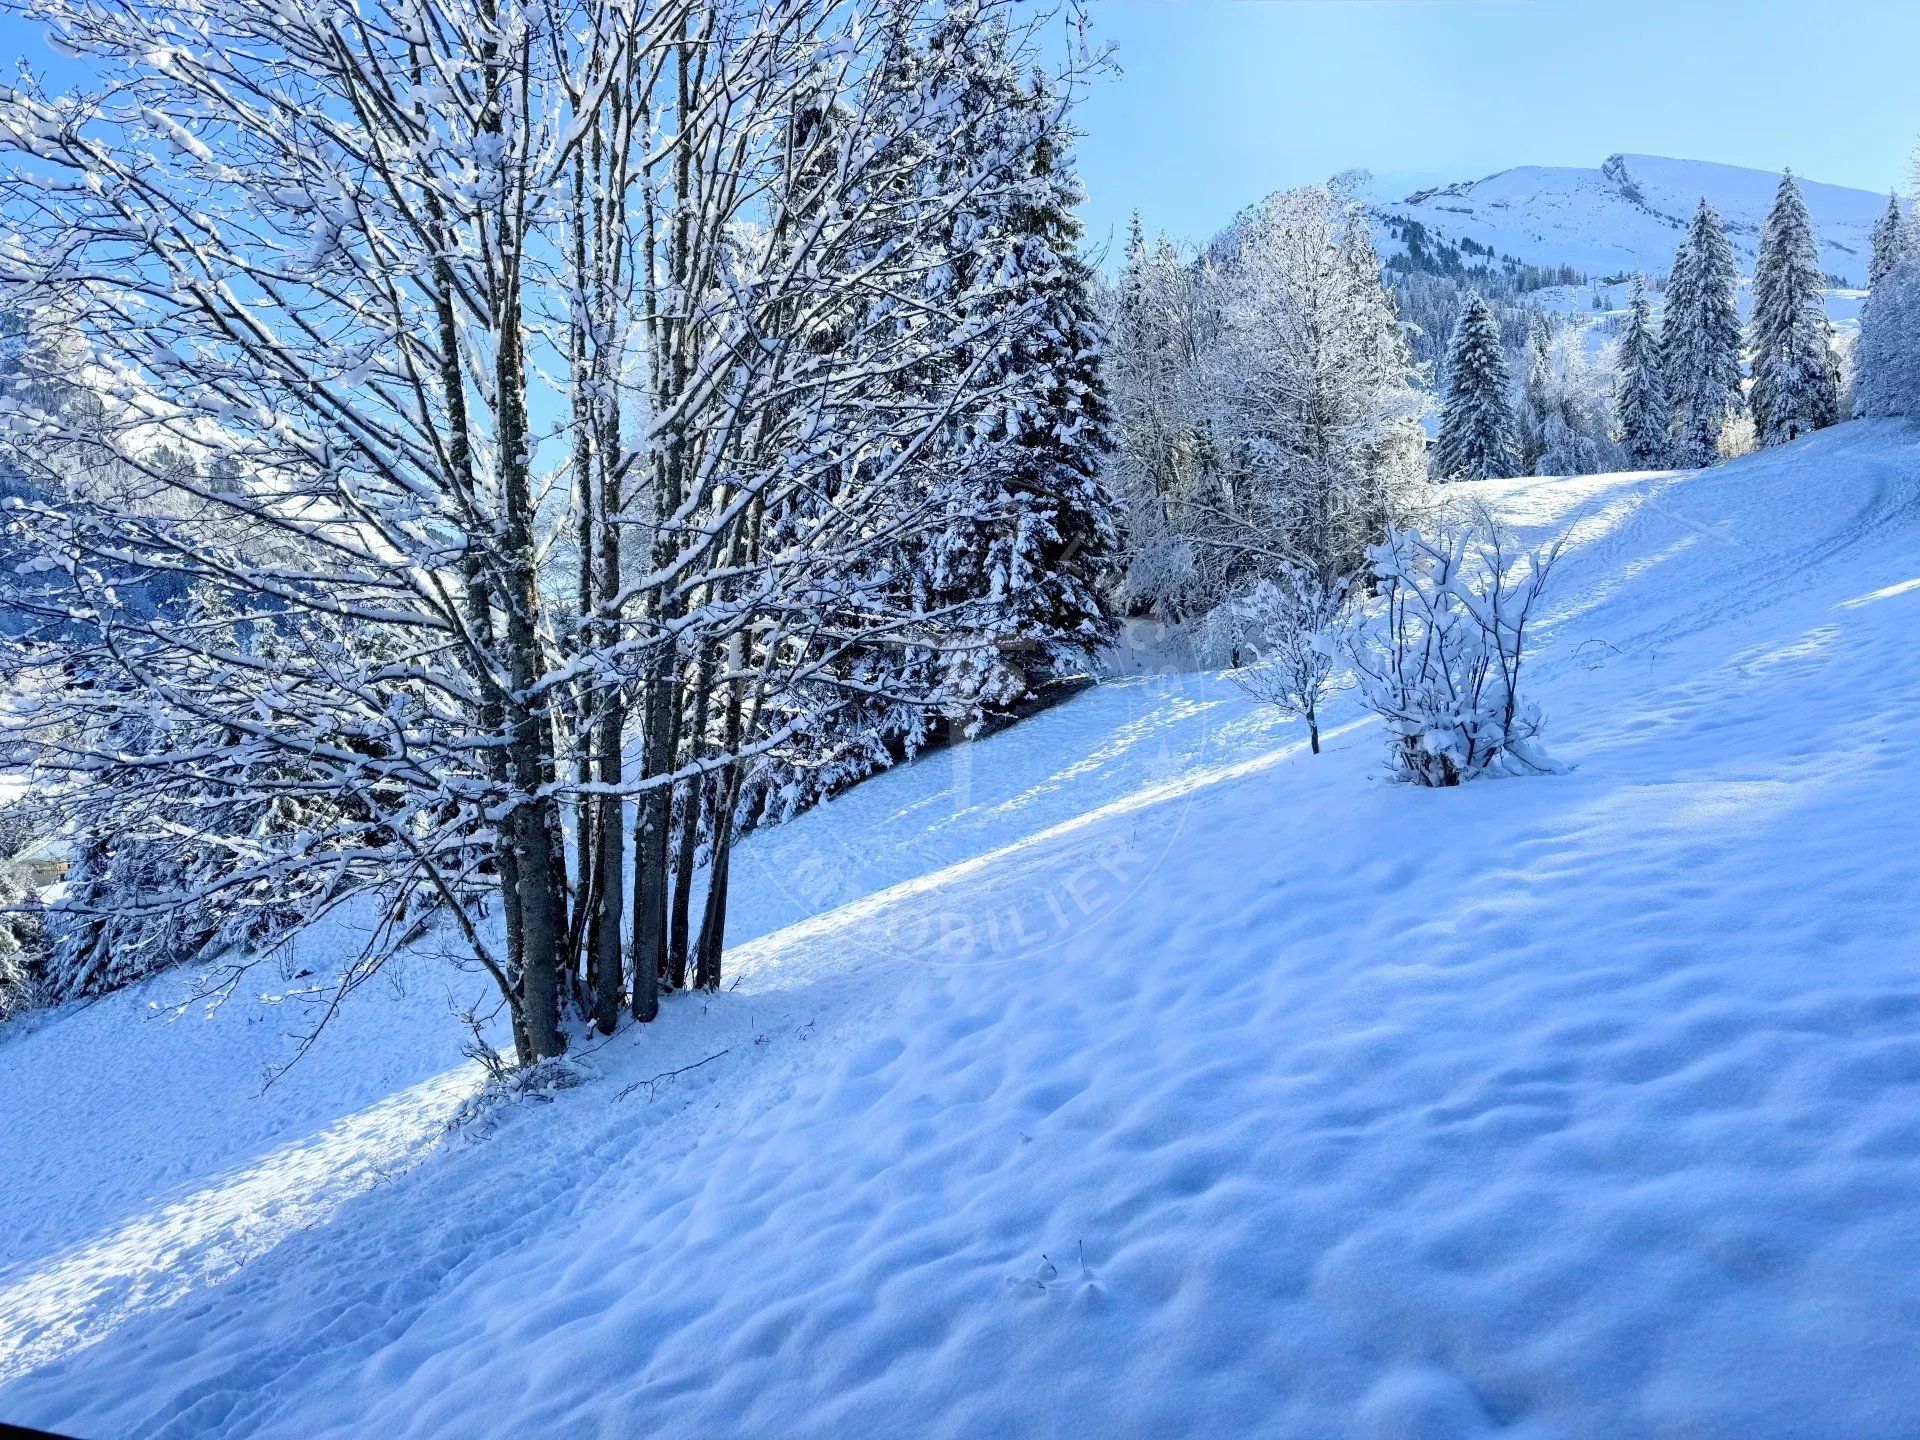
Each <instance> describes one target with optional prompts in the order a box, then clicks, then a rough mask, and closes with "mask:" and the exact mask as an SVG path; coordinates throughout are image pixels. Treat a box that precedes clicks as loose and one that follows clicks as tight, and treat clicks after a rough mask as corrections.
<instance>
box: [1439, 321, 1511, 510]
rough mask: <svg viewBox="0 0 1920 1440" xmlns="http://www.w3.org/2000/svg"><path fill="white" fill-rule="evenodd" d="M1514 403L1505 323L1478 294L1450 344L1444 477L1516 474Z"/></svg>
mask: <svg viewBox="0 0 1920 1440" xmlns="http://www.w3.org/2000/svg"><path fill="white" fill-rule="evenodd" d="M1516 459H1517V457H1516V455H1515V453H1514V421H1513V406H1512V402H1511V401H1510V400H1509V399H1508V396H1507V357H1506V355H1505V354H1504V353H1503V352H1502V350H1501V348H1500V325H1499V322H1498V321H1496V320H1495V319H1494V318H1493V311H1492V310H1491V309H1490V308H1488V306H1487V302H1486V301H1485V300H1483V299H1481V298H1480V297H1479V296H1478V295H1475V296H1473V297H1472V298H1471V299H1470V300H1468V302H1467V306H1466V309H1464V310H1463V311H1461V312H1460V320H1459V323H1458V324H1457V325H1455V326H1454V330H1453V340H1452V342H1451V344H1449V345H1448V347H1447V389H1446V400H1445V406H1444V408H1443V410H1442V411H1441V415H1440V439H1439V443H1438V448H1437V452H1436V455H1435V466H1436V469H1437V471H1438V473H1439V476H1440V478H1441V479H1443V480H1484V479H1486V478H1487V477H1488V476H1491V475H1510V474H1512V473H1513V471H1514V468H1515V463H1516Z"/></svg>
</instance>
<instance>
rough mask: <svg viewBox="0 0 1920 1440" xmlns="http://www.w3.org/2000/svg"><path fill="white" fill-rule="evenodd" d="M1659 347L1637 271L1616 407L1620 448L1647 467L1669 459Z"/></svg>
mask: <svg viewBox="0 0 1920 1440" xmlns="http://www.w3.org/2000/svg"><path fill="white" fill-rule="evenodd" d="M1660 349H1661V345H1660V337H1659V336H1658V334H1656V333H1655V331H1654V328H1653V307H1652V305H1650V304H1649V303H1648V301H1647V293H1646V288H1645V286H1643V285H1642V284H1641V282H1640V277H1639V276H1637V275H1636V276H1635V277H1634V281H1633V302H1632V307H1631V309H1630V310H1629V311H1628V314H1627V328H1626V332H1625V333H1624V334H1623V335H1622V336H1621V337H1620V397H1619V401H1618V405H1617V410H1618V414H1619V424H1620V445H1621V448H1622V449H1624V450H1625V451H1626V454H1627V459H1628V460H1629V461H1630V462H1631V463H1632V464H1633V465H1634V466H1636V467H1637V468H1639V469H1642V470H1651V469H1654V468H1656V467H1658V466H1661V465H1664V464H1666V463H1667V456H1668V454H1669V452H1670V450H1671V441H1670V438H1669V435H1668V432H1667V424H1668V418H1669V415H1670V413H1671V411H1670V407H1669V405H1668V403H1667V385H1666V378H1665V376H1664V375H1663V374H1662V373H1661V369H1660Z"/></svg>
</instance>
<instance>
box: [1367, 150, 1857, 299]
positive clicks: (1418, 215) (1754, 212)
mask: <svg viewBox="0 0 1920 1440" xmlns="http://www.w3.org/2000/svg"><path fill="white" fill-rule="evenodd" d="M1783 173H1784V172H1783V171H1779V170H1755V169H1750V168H1748V167H1745V166H1739V165H1724V164H1720V163H1717V162H1714V161H1706V160H1677V159H1672V158H1670V157H1666V156H1659V155H1635V154H1629V153H1626V152H1616V153H1614V154H1612V155H1609V156H1607V157H1606V159H1605V160H1603V161H1602V162H1601V163H1600V165H1599V166H1598V167H1597V168H1592V169H1588V168H1582V167H1578V166H1554V165H1521V166H1515V167H1512V168H1510V169H1506V170H1500V171H1496V172H1495V173H1493V174H1491V175H1487V176H1484V177H1482V178H1481V179H1478V180H1466V181H1456V182H1454V183H1452V184H1447V185H1438V186H1432V187H1429V188H1427V189H1423V190H1417V191H1415V192H1414V193H1412V194H1410V195H1408V196H1407V197H1406V198H1405V199H1402V200H1397V201H1388V202H1384V203H1380V204H1377V205H1375V206H1374V207H1373V213H1374V216H1375V218H1376V221H1378V222H1379V224H1380V228H1381V230H1382V234H1381V237H1380V239H1381V244H1382V247H1383V250H1384V252H1386V253H1392V252H1393V251H1394V250H1396V249H1405V248H1406V247H1405V244H1404V241H1403V240H1402V239H1401V238H1400V235H1399V234H1397V233H1396V232H1402V233H1403V232H1404V230H1405V228H1406V222H1415V223H1417V224H1418V225H1419V226H1420V227H1421V228H1422V229H1423V230H1424V231H1425V232H1426V235H1427V237H1428V239H1429V240H1430V241H1431V242H1433V243H1436V244H1439V245H1451V246H1455V247H1461V246H1462V242H1463V241H1464V242H1470V243H1468V244H1466V245H1465V246H1464V247H1463V248H1465V249H1467V250H1469V251H1470V252H1474V253H1485V252H1487V251H1491V252H1492V253H1493V254H1494V255H1495V256H1498V257H1500V258H1501V259H1502V260H1512V261H1515V262H1518V263H1522V264H1529V265H1540V266H1559V265H1570V266H1572V267H1574V268H1575V269H1577V270H1580V271H1582V272H1584V273H1586V274H1589V275H1592V276H1595V277H1601V276H1607V275H1618V274H1627V273H1633V272H1641V273H1647V274H1655V275H1658V274H1664V273H1665V272H1666V270H1667V269H1668V267H1669V266H1670V265H1671V264H1672V263H1673V253H1674V251H1675V249H1676V248H1677V247H1678V246H1679V243H1680V239H1681V235H1682V233H1683V232H1684V230H1685V227H1686V224H1687V222H1688V220H1689V219H1690V218H1691V217H1692V215H1693V212H1694V209H1695V208H1696V207H1697V206H1698V205H1699V203H1700V201H1701V200H1702V199H1703V198H1704V199H1706V200H1708V201H1710V202H1712V204H1713V206H1714V208H1715V209H1717V210H1718V211H1719V212H1720V215H1721V218H1722V219H1723V220H1724V221H1725V222H1726V226H1727V235H1728V239H1729V240H1730V241H1731V242H1732V244H1733V248H1734V252H1735V254H1736V256H1737V257H1738V259H1739V260H1740V262H1741V265H1742V268H1743V269H1745V270H1749V271H1750V270H1751V268H1752V264H1753V251H1754V247H1755V245H1756V244H1757V242H1758V239H1759V234H1760V226H1761V223H1762V222H1763V221H1764V220H1765V218H1766V213H1767V208H1768V207H1769V206H1770V205H1771V204H1772V203H1773V196H1774V192H1775V191H1776V190H1777V189H1778V188H1779V185H1780V179H1781V176H1782V174H1783ZM1796 179H1798V181H1799V184H1800V189H1801V193H1802V194H1803V195H1804V196H1805V197H1806V201H1807V207H1808V210H1809V211H1810V212H1811V213H1812V215H1813V221H1814V229H1815V231H1816V233H1817V234H1818V237H1819V240H1820V257H1821V263H1822V267H1823V268H1824V269H1826V270H1827V271H1828V272H1829V273H1830V274H1832V275H1834V276H1836V277H1838V278H1839V279H1841V280H1843V281H1844V282H1846V283H1847V284H1848V285H1850V286H1858V285H1862V284H1864V283H1865V281H1866V261H1867V255H1868V253H1869V236H1870V235H1871V233H1872V230H1873V224H1874V221H1875V220H1876V219H1877V218H1878V217H1879V214H1880V211H1881V210H1882V209H1883V208H1884V207H1885V205H1886V199H1885V197H1884V196H1881V195H1878V194H1875V193H1874V192H1872V191H1867V190H1854V189H1850V188H1847V187H1845V186H1839V185H1827V184H1823V183H1821V182H1818V181H1812V180H1808V179H1807V178H1806V177H1804V176H1799V177H1796Z"/></svg>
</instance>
